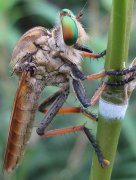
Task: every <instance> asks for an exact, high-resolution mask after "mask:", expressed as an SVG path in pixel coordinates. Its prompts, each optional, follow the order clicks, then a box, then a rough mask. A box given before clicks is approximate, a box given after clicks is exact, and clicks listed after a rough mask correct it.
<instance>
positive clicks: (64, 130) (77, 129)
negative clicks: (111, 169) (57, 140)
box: [42, 125, 110, 167]
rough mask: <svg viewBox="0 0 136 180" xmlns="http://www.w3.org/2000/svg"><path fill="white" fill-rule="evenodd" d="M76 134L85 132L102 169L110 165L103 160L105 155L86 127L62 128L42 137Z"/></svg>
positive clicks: (48, 132) (45, 133)
mask: <svg viewBox="0 0 136 180" xmlns="http://www.w3.org/2000/svg"><path fill="white" fill-rule="evenodd" d="M74 132H84V133H85V135H86V137H87V138H88V140H89V141H90V142H91V144H92V146H93V148H94V151H95V152H96V154H97V158H98V161H99V163H100V165H101V166H102V167H105V166H107V165H109V164H110V162H109V161H108V160H106V159H104V158H103V154H102V152H101V150H100V147H99V145H98V144H97V143H96V140H95V138H94V136H93V135H92V134H91V132H90V130H89V129H88V128H86V127H85V126H84V125H79V126H71V127H67V128H62V129H55V130H50V131H45V132H44V133H43V134H42V136H43V137H49V136H56V135H62V134H66V133H74Z"/></svg>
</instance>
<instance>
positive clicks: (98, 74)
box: [85, 71, 106, 80]
mask: <svg viewBox="0 0 136 180" xmlns="http://www.w3.org/2000/svg"><path fill="white" fill-rule="evenodd" d="M105 76H106V73H105V71H101V72H99V73H96V74H91V75H88V76H86V77H85V80H95V79H99V78H104V77H105Z"/></svg>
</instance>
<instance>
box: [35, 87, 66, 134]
mask: <svg viewBox="0 0 136 180" xmlns="http://www.w3.org/2000/svg"><path fill="white" fill-rule="evenodd" d="M68 94H69V86H68V85H67V86H65V87H64V88H62V89H61V93H58V94H57V95H56V97H54V99H55V100H54V101H53V103H52V105H51V107H50V108H49V110H48V111H47V113H46V114H45V117H44V118H43V120H42V121H41V122H40V124H39V127H38V128H37V133H38V134H39V135H42V134H43V132H44V130H45V129H46V128H47V126H48V125H49V124H50V123H51V121H52V120H53V118H54V116H55V115H56V114H57V112H58V111H59V109H60V108H61V107H62V105H63V104H64V102H65V101H66V99H67V97H68Z"/></svg>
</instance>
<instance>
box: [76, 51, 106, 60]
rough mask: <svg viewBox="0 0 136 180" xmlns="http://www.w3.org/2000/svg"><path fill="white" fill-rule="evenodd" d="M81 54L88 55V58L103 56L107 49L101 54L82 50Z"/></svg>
mask: <svg viewBox="0 0 136 180" xmlns="http://www.w3.org/2000/svg"><path fill="white" fill-rule="evenodd" d="M80 55H81V56H84V57H88V58H97V59H98V58H101V57H103V56H105V55H106V51H103V52H101V53H100V54H94V53H90V52H85V51H84V52H81V53H80Z"/></svg>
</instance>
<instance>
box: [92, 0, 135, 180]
mask: <svg viewBox="0 0 136 180" xmlns="http://www.w3.org/2000/svg"><path fill="white" fill-rule="evenodd" d="M133 2H134V1H133V0H123V1H119V0H113V2H112V13H111V20H110V31H109V37H108V47H107V55H106V62H105V69H106V70H108V69H122V68H124V67H125V65H126V62H127V58H128V47H129V39H130V25H131V17H132V9H133ZM110 80H114V77H110ZM124 91H125V89H124V87H118V88H117V87H113V88H110V87H108V88H107V89H106V91H105V92H104V93H103V95H102V99H104V100H106V101H107V102H109V103H112V104H118V105H120V104H125V103H127V99H126V97H125V93H124ZM121 127H122V119H110V118H106V119H105V117H102V116H101V115H100V116H99V121H98V129H97V142H98V144H99V146H100V148H101V150H102V152H103V155H104V158H105V159H108V160H109V161H110V165H109V166H107V167H105V168H102V167H101V166H100V164H99V162H98V160H97V157H96V154H95V153H94V155H93V163H92V169H91V176H90V180H110V177H111V173H112V168H113V163H114V159H115V155H116V149H117V144H118V139H119V135H120V131H121Z"/></svg>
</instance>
